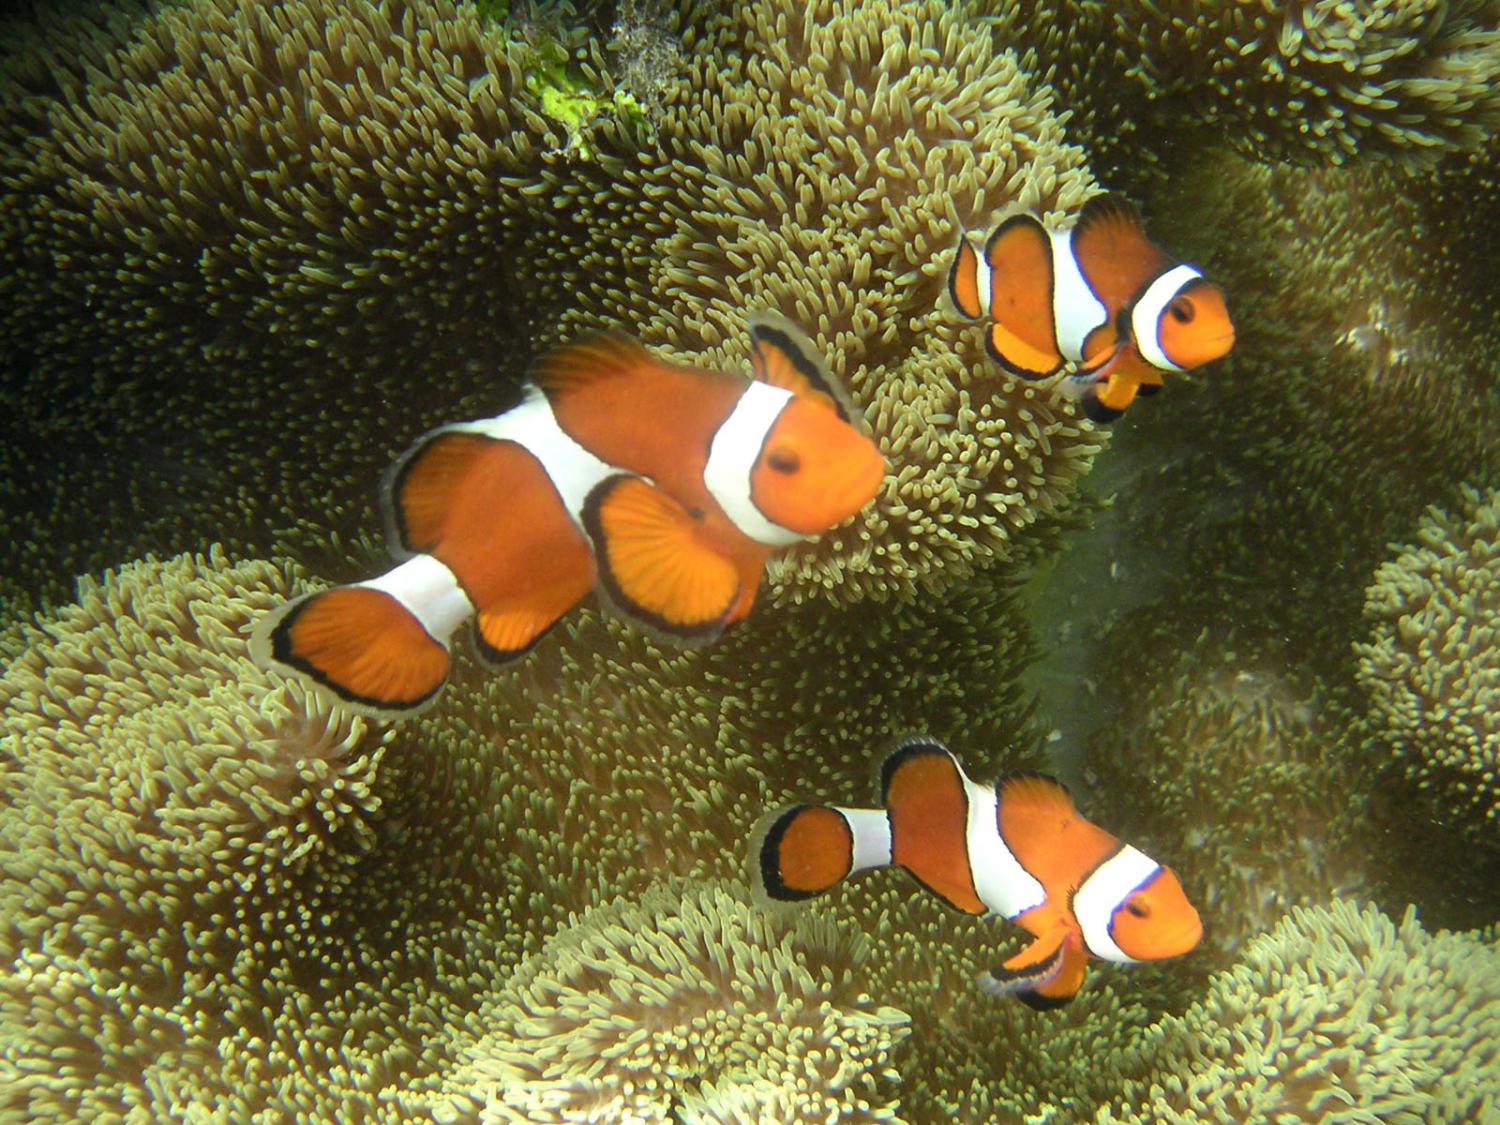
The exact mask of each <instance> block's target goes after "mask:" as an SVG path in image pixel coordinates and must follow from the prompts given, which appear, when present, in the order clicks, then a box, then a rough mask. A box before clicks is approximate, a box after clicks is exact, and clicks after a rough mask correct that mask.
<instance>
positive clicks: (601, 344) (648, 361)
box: [530, 329, 660, 395]
mask: <svg viewBox="0 0 1500 1125" xmlns="http://www.w3.org/2000/svg"><path fill="white" fill-rule="evenodd" d="M658 366H660V364H659V362H658V361H657V360H655V359H653V358H652V356H651V353H650V352H648V351H647V350H646V349H645V348H644V347H643V346H642V345H641V343H640V341H639V340H637V339H635V338H634V337H633V336H627V335H625V333H623V332H617V331H614V330H612V329H611V330H606V331H601V332H589V333H586V334H585V335H583V336H580V337H578V339H576V340H573V341H571V342H570V343H567V344H562V345H560V346H558V347H555V348H553V349H551V350H550V351H548V352H545V353H544V354H543V355H542V356H540V357H539V358H538V359H537V360H536V361H535V362H534V363H533V364H532V365H531V371H530V377H531V381H532V382H534V383H535V384H536V385H537V386H538V387H540V388H542V390H543V391H545V392H546V393H547V394H549V395H562V394H568V393H570V392H572V391H576V390H579V389H581V388H583V387H586V386H589V385H590V384H592V383H597V382H599V381H600V380H603V379H614V378H619V377H620V376H625V375H634V374H636V373H638V372H639V371H641V370H643V369H645V368H650V367H658Z"/></svg>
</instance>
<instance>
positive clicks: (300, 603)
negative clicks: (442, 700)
mask: <svg viewBox="0 0 1500 1125" xmlns="http://www.w3.org/2000/svg"><path fill="white" fill-rule="evenodd" d="M342 589H344V587H342V586H331V587H329V588H328V589H327V590H318V591H316V592H314V593H311V594H304V595H303V596H302V597H300V598H298V599H297V600H296V601H294V602H290V603H288V604H287V605H285V606H283V607H281V608H280V609H278V610H273V611H272V613H273V614H274V615H276V617H275V620H274V621H272V622H271V623H270V626H269V628H268V630H267V632H266V634H265V642H264V644H265V646H266V648H265V653H266V655H267V656H269V657H270V659H271V660H273V661H275V662H276V663H277V664H280V665H281V666H282V667H283V668H290V669H292V671H294V672H296V673H298V674H299V675H302V676H305V677H307V679H309V680H311V681H312V682H313V683H315V684H317V685H318V686H319V687H321V688H323V689H325V690H326V691H328V692H331V693H332V694H333V695H334V696H336V697H338V698H339V699H341V700H343V701H344V702H345V703H347V704H349V705H350V706H352V707H353V708H354V709H355V710H357V711H359V712H361V713H362V714H365V715H369V716H370V717H372V718H375V719H380V720H383V721H385V722H393V721H395V720H397V719H404V718H408V717H410V716H411V715H414V714H416V713H417V712H418V711H421V710H423V709H424V708H426V707H427V706H428V705H429V704H431V703H432V702H433V700H435V699H437V697H438V696H439V695H440V694H442V691H443V688H445V687H447V686H448V680H447V677H444V678H443V680H442V681H441V682H439V684H438V686H437V687H435V688H433V689H432V690H431V691H429V692H427V693H425V694H424V695H422V696H420V697H418V698H417V699H411V700H403V701H402V702H400V703H391V702H390V701H388V700H383V699H373V698H371V697H370V696H367V695H360V694H358V693H357V692H352V691H350V690H348V689H347V688H345V687H343V686H341V685H340V684H337V683H335V682H334V681H333V680H331V679H329V678H328V677H327V676H325V675H324V674H323V673H322V672H321V671H319V670H318V669H317V668H316V667H314V666H313V665H312V664H310V663H308V662H307V661H306V660H303V659H302V658H301V657H300V656H297V655H296V654H295V653H293V652H292V649H291V643H290V640H289V634H290V630H291V627H292V624H293V623H294V622H295V621H296V620H297V618H298V617H300V616H301V615H302V612H303V611H304V610H305V609H307V607H308V606H310V605H311V604H312V603H313V602H314V601H316V600H317V598H318V597H319V595H322V594H331V593H333V592H334V591H335V590H342ZM386 596H387V597H389V596H390V595H389V594H387V595H386ZM436 643H441V642H436ZM444 647H447V646H444Z"/></svg>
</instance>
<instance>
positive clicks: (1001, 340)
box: [984, 321, 1063, 382]
mask: <svg viewBox="0 0 1500 1125" xmlns="http://www.w3.org/2000/svg"><path fill="white" fill-rule="evenodd" d="M984 350H985V351H987V352H988V353H989V355H990V358H991V359H993V360H994V361H995V362H996V363H998V364H999V365H1000V366H1001V367H1003V368H1004V369H1005V370H1006V371H1008V372H1009V373H1010V374H1012V375H1015V376H1016V377H1017V378H1020V379H1026V380H1029V381H1031V382H1036V381H1037V380H1038V379H1048V378H1051V377H1052V376H1053V375H1056V374H1057V373H1058V372H1059V371H1061V370H1062V369H1063V358H1062V355H1061V354H1060V353H1057V354H1051V353H1048V352H1044V351H1042V350H1040V349H1038V348H1034V347H1032V346H1031V345H1030V344H1028V343H1026V341H1025V340H1022V339H1021V338H1020V337H1019V336H1017V335H1016V334H1015V333H1014V332H1012V331H1011V330H1010V329H1009V328H1007V327H1006V326H1005V325H1003V324H1001V323H1000V322H999V321H995V322H994V323H992V324H991V325H990V326H989V330H988V331H986V332H985V334H984Z"/></svg>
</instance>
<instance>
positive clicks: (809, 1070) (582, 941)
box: [433, 883, 908, 1125]
mask: <svg viewBox="0 0 1500 1125" xmlns="http://www.w3.org/2000/svg"><path fill="white" fill-rule="evenodd" d="M745 895H746V892H745V890H744V888H743V887H734V886H730V885H719V884H712V883H710V884H707V885H704V884H693V885H688V886H687V887H683V886H677V887H653V888H651V889H650V890H648V891H647V892H646V893H645V894H643V895H641V896H640V897H639V898H638V899H620V900H615V901H613V902H611V903H608V904H606V905H603V906H599V907H595V908H594V909H592V910H590V911H588V912H587V913H585V914H584V915H583V916H582V917H579V918H576V919H574V920H572V921H571V922H570V924H569V925H568V926H567V927H566V928H564V929H562V930H560V931H559V932H558V933H556V934H554V935H553V936H552V937H551V938H549V939H548V940H547V941H546V942H545V943H544V944H543V946H542V948H541V950H540V951H539V952H538V953H537V954H536V955H535V956H533V957H530V958H528V959H527V960H525V961H523V962H522V963H521V964H520V965H518V966H517V967H516V968H515V969H514V971H513V972H511V973H510V975H509V976H508V977H507V978H506V979H505V981H504V983H503V984H501V985H500V986H499V987H498V989H497V991H496V993H495V995H494V997H493V998H492V999H491V1000H490V1001H489V1002H488V1003H487V1004H486V1005H485V1007H484V1008H482V1009H481V1010H480V1012H479V1013H478V1018H477V1024H478V1026H480V1027H482V1028H483V1029H484V1031H483V1034H482V1036H480V1038H479V1039H478V1040H477V1041H476V1042H474V1043H472V1044H468V1045H466V1046H465V1047H464V1049H463V1051H462V1056H461V1057H462V1062H461V1064H460V1065H459V1067H458V1068H457V1070H456V1071H455V1073H453V1074H451V1075H449V1076H448V1077H447V1079H446V1080H445V1082H444V1090H445V1095H444V1098H443V1099H439V1100H438V1101H437V1104H436V1106H435V1108H434V1110H433V1116H434V1117H436V1118H437V1119H438V1120H440V1121H442V1120H454V1119H458V1118H460V1117H465V1118H472V1117H473V1116H474V1115H475V1113H476V1111H479V1110H482V1111H483V1114H484V1119H485V1120H486V1121H495V1122H499V1121H516V1122H528V1123H536V1125H540V1123H542V1122H547V1121H558V1122H563V1121H585V1120H588V1121H596V1120H606V1119H607V1120H630V1121H663V1122H665V1121H670V1120H674V1119H676V1118H677V1117H678V1116H679V1115H686V1116H687V1117H689V1118H690V1119H691V1120H695V1121H733V1120H740V1119H758V1120H765V1119H766V1118H763V1117H762V1118H757V1117H755V1114H757V1113H762V1114H763V1113H765V1112H767V1111H770V1110H773V1109H774V1120H776V1121H785V1122H788V1123H793V1122H801V1121H806V1122H822V1121H829V1120H838V1121H848V1122H871V1121H890V1120H893V1119H894V1118H895V1098H894V1094H895V1090H896V1081H895V1080H896V1078H897V1071H896V1069H895V1066H894V1060H893V1057H892V1056H893V1054H894V1051H895V1049H896V1047H897V1046H898V1045H899V1044H900V1043H901V1041H902V1040H903V1039H904V1038H905V1036H906V1035H907V1023H908V1017H907V1016H906V1015H905V1014H904V1013H902V1012H900V1011H898V1010H896V1009H894V1008H890V1007H879V1006H877V1005H876V1004H875V1002H874V1001H872V1000H871V999H870V998H869V996H868V995H866V994H864V992H863V984H862V982H861V973H860V969H861V967H862V965H863V963H864V961H865V959H866V951H867V946H868V944H869V943H868V940H867V939H866V938H865V937H864V936H863V935H861V934H859V933H858V932H857V931H854V930H852V929H851V928H850V927H848V926H845V927H843V928H842V929H841V928H839V927H837V926H835V925H832V924H830V923H828V922H825V921H822V920H820V919H818V918H815V917H813V916H810V915H802V916H800V917H798V918H796V919H795V920H793V921H788V920H787V919H785V918H783V919H781V920H780V921H776V920H773V919H772V918H770V917H768V916H767V915H766V914H764V913H761V912H758V911H756V910H754V909H752V908H751V907H750V906H748V905H747V904H746V902H745V901H744V899H745ZM752 1044H753V1047H752Z"/></svg>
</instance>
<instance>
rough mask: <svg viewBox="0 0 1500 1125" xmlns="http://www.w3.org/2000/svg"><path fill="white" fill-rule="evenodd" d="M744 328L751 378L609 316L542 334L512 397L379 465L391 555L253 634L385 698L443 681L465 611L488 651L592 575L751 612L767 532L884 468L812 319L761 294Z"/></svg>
mask: <svg viewBox="0 0 1500 1125" xmlns="http://www.w3.org/2000/svg"><path fill="white" fill-rule="evenodd" d="M749 329H750V345H751V360H752V369H753V378H752V379H749V380H747V379H745V378H743V377H740V376H737V375H727V374H723V373H721V372H716V371H705V370H701V369H699V368H695V367H686V366H679V365H675V364H670V363H664V362H662V361H660V360H657V359H654V358H653V357H652V356H651V355H650V353H648V352H647V351H646V349H645V348H643V347H642V346H641V345H640V344H639V343H637V342H636V341H635V340H633V339H631V338H629V337H626V336H621V335H618V334H598V335H593V336H589V337H586V338H584V339H582V340H580V341H578V342H576V343H573V344H571V345H568V346H566V347H563V348H560V349H558V350H556V351H553V352H551V353H549V354H548V355H546V356H544V357H543V358H542V359H541V361H540V362H539V363H538V364H537V365H536V366H535V367H534V369H533V371H532V377H531V379H530V381H529V382H528V384H527V385H526V386H525V388H524V393H523V397H522V399H521V402H520V403H519V404H518V405H517V406H515V407H513V408H512V409H510V410H507V411H505V412H504V413H502V414H499V415H496V416H495V417H493V418H486V419H483V420H481V421H477V422H466V423H462V424H458V425H450V426H444V427H442V428H440V429H438V430H434V431H432V432H431V433H429V434H427V435H426V436H424V437H422V438H421V439H420V440H419V441H418V442H417V443H416V444H415V445H414V446H413V447H412V448H411V449H410V450H409V451H408V452H407V453H406V454H405V455H404V456H403V457H402V458H401V459H400V460H399V461H397V462H396V464H395V465H394V466H393V467H392V469H391V470H390V471H389V472H388V473H387V474H386V478H385V481H384V488H383V495H384V509H385V513H386V523H387V533H388V536H389V540H390V542H391V543H392V544H393V549H394V553H396V555H397V557H398V558H404V559H405V561H404V562H402V563H400V565H398V566H396V567H395V568H394V569H392V570H390V571H388V572H386V573H385V574H383V575H381V576H380V577H378V578H374V579H371V580H369V581H366V582H358V583H355V584H353V585H350V586H340V587H337V588H336V589H331V590H324V591H320V592H318V593H314V594H309V595H307V596H305V597H302V598H300V599H298V600H296V601H293V602H290V603H288V604H287V605H285V606H282V607H280V608H279V609H277V610H275V611H274V612H272V613H271V614H270V615H268V616H267V617H266V618H265V619H263V620H262V621H261V622H259V623H258V626H257V628H256V630H255V632H254V634H253V636H252V638H251V652H252V654H253V655H254V656H255V657H256V659H257V660H259V661H260V662H261V663H262V665H265V666H275V667H277V668H279V669H281V670H284V671H290V672H292V673H296V674H300V675H301V676H303V677H305V678H309V679H311V680H312V681H314V682H315V683H317V684H320V685H322V686H324V687H326V688H328V689H331V690H332V691H333V692H334V693H335V694H336V695H337V696H339V697H340V698H341V699H342V700H344V701H345V702H346V703H347V704H349V705H352V706H353V707H354V708H355V709H357V710H362V711H365V712H367V713H370V714H374V715H377V716H381V717H397V716H400V715H402V714H406V713H410V712H412V711H415V710H417V709H419V708H421V707H423V706H425V705H427V704H428V703H430V702H431V701H432V700H433V699H434V698H435V697H436V696H437V694H438V692H439V691H440V690H441V688H442V686H443V684H444V683H445V682H446V680H447V678H448V672H449V638H450V637H451V636H452V634H453V632H454V631H455V630H456V629H457V628H458V627H459V626H460V625H461V624H463V623H464V622H465V621H467V620H468V619H469V618H471V617H472V618H474V625H475V627H474V630H473V640H474V644H475V648H476V649H477V651H478V654H479V656H480V658H481V659H482V660H484V661H485V662H487V663H490V664H500V663H503V662H505V661H508V660H512V659H515V658H518V657H520V656H523V655H524V654H525V653H526V652H528V651H529V650H530V649H531V648H532V646H534V645H535V644H536V643H537V641H538V640H539V639H540V638H541V636H542V635H543V634H544V633H545V632H546V631H547V630H548V629H549V628H551V627H552V625H554V624H555V623H556V622H557V621H558V619H559V618H561V617H562V615H563V614H565V613H566V612H567V611H568V610H570V609H572V608H573V606H574V605H576V604H577V603H578V602H579V600H581V599H582V598H583V597H584V595H586V594H587V593H588V592H589V590H590V589H592V588H597V589H598V590H599V592H600V593H601V595H602V596H603V598H604V599H605V601H606V602H607V603H609V604H610V605H611V606H612V607H613V608H615V609H617V610H619V611H620V612H622V613H623V614H625V615H627V616H629V617H632V618H634V619H636V620H637V621H639V622H642V623H644V624H646V625H647V626H649V627H651V628H653V629H655V630H657V631H660V632H662V633H665V634H667V635H669V636H671V637H674V638H677V639H679V640H683V641H686V642H689V643H694V642H696V643H703V642H707V641H710V640H712V639H714V638H715V637H717V636H718V635H719V634H720V633H721V632H722V631H723V630H724V629H725V628H726V627H728V626H730V625H733V624H734V623H735V622H737V621H740V620H741V619H743V618H744V617H745V616H746V615H747V614H748V613H749V612H750V607H751V605H752V604H753V603H754V601H755V593H756V588H757V586H758V585H759V583H760V577H761V572H762V570H763V568H764V566H765V562H766V559H767V558H768V557H769V556H770V554H771V553H772V552H773V551H775V550H776V549H777V548H780V547H785V546H788V545H790V544H792V543H796V542H799V541H801V540H803V539H807V538H810V537H812V536H815V535H818V534H820V533H822V532H824V531H827V530H828V529H829V528H831V527H833V526H834V525H835V524H838V523H840V522H842V521H843V520H845V519H848V518H849V517H850V516H852V515H854V514H855V513H856V512H858V511H859V510H860V509H861V508H863V507H864V506H865V504H867V503H868V502H869V501H870V499H871V498H872V497H873V496H874V495H875V492H876V490H877V489H878V488H879V486H880V482H881V480H882V479H883V478H884V475H885V462H884V460H883V458H882V457H881V455H880V452H879V450H877V449H876V447H875V443H874V442H873V441H871V440H870V438H869V437H867V436H866V435H865V434H863V433H861V432H860V431H859V429H857V428H856V422H855V413H854V408H853V407H852V405H850V403H849V401H848V400H847V399H846V398H845V397H844V395H843V392H842V390H841V389H840V388H839V387H838V386H837V385H836V384H835V383H834V381H833V378H832V376H831V375H830V373H829V372H828V369H827V368H826V366H824V364H823V362H822V360H821V359H820V358H819V357H818V354H817V352H816V351H815V350H814V348H813V346H812V343H811V342H810V341H809V340H808V339H807V337H806V336H804V335H803V334H802V333H801V332H800V331H798V330H797V329H796V328H795V327H794V326H792V325H791V324H789V323H788V322H786V321H785V320H783V319H782V318H780V317H777V316H774V315H771V314H769V313H756V314H752V315H751V317H750V318H749Z"/></svg>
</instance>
